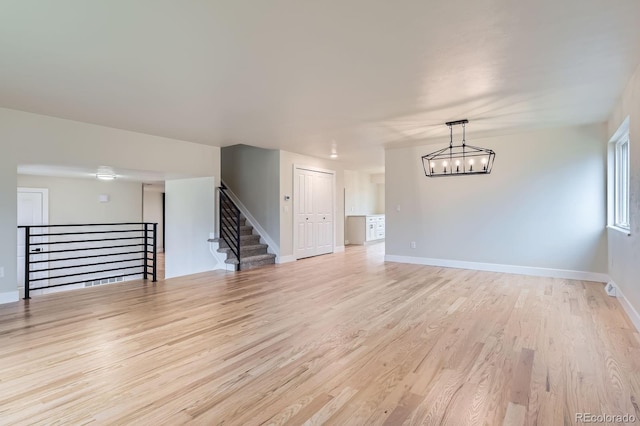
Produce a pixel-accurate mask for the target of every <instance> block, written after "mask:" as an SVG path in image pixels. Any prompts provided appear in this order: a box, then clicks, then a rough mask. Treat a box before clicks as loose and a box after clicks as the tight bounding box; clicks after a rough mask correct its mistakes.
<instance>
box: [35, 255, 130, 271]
mask: <svg viewBox="0 0 640 426" xmlns="http://www.w3.org/2000/svg"><path fill="white" fill-rule="evenodd" d="M140 260H141V259H140V258H139V257H138V258H136V259H127V260H110V261H108V262H97V263H87V264H84V265H69V266H57V267H55V268H47V269H29V273H36V272H48V271H59V270H61V269H76V268H86V267H87V266H98V265H108V264H112V263H126V262H139V261H140Z"/></svg>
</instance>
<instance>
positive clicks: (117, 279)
mask: <svg viewBox="0 0 640 426" xmlns="http://www.w3.org/2000/svg"><path fill="white" fill-rule="evenodd" d="M122 281H124V277H115V278H103V279H99V280H93V281H85V283H84V286H85V287H95V286H97V285H103V284H113V283H120V282H122Z"/></svg>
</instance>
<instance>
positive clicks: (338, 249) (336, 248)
mask: <svg viewBox="0 0 640 426" xmlns="http://www.w3.org/2000/svg"><path fill="white" fill-rule="evenodd" d="M343 251H344V246H336V247H335V248H334V249H333V252H334V253H341V252H343Z"/></svg>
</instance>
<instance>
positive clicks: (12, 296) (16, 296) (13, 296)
mask: <svg viewBox="0 0 640 426" xmlns="http://www.w3.org/2000/svg"><path fill="white" fill-rule="evenodd" d="M19 300H20V292H19V291H18V290H14V291H7V292H4V293H0V305H2V304H4V303H13V302H17V301H19Z"/></svg>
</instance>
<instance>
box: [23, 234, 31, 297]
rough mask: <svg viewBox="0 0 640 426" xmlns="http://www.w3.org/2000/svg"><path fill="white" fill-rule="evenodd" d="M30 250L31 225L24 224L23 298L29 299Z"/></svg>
mask: <svg viewBox="0 0 640 426" xmlns="http://www.w3.org/2000/svg"><path fill="white" fill-rule="evenodd" d="M30 252H31V227H30V226H26V227H25V228H24V298H25V299H31V296H30V295H29V286H30V283H29V280H30V277H29V269H31V267H30V265H29V260H30V259H29V253H30Z"/></svg>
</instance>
